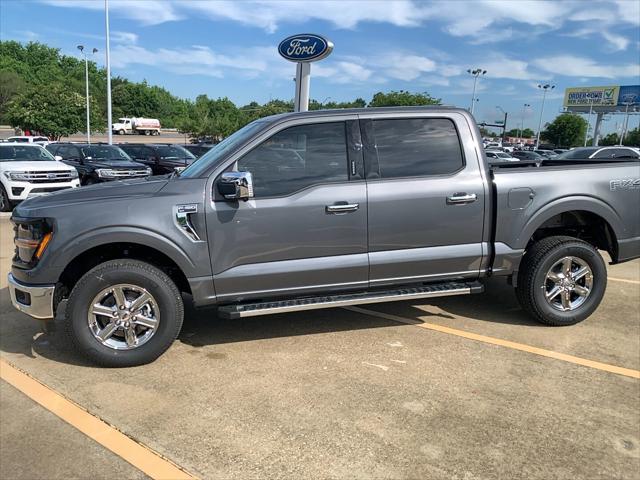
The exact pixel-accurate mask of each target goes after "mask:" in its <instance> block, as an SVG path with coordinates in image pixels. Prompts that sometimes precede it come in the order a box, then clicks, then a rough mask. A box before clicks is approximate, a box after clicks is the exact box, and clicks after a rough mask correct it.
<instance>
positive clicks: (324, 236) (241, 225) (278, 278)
mask: <svg viewBox="0 0 640 480" xmlns="http://www.w3.org/2000/svg"><path fill="white" fill-rule="evenodd" d="M359 137H360V135H359V128H358V122H357V120H355V119H353V120H335V119H334V120H333V121H330V120H328V119H327V120H325V119H323V118H320V119H317V121H315V122H314V123H309V124H303V125H299V124H298V125H295V126H291V127H288V128H287V127H282V129H281V130H279V131H277V132H276V133H274V134H273V135H271V136H270V137H269V138H267V139H266V140H265V141H263V142H262V143H261V144H259V145H258V146H257V147H255V148H254V149H252V150H251V151H250V152H249V153H247V154H245V155H244V156H243V157H241V158H240V159H239V160H238V161H237V162H234V165H231V166H230V167H229V169H235V170H237V171H244V172H250V173H251V174H252V177H253V182H254V198H252V199H250V200H248V201H240V202H229V201H225V200H224V199H221V198H219V197H217V198H216V197H214V201H213V202H212V210H211V211H210V212H208V214H207V230H208V235H209V245H210V255H211V263H212V269H213V272H214V284H215V289H216V295H217V297H218V299H219V300H220V301H242V300H246V299H259V298H273V297H279V296H282V297H284V296H291V295H292V294H299V295H303V294H308V293H311V292H315V291H326V290H328V289H331V290H337V289H345V290H347V289H356V288H364V287H366V286H367V283H368V258H367V201H366V184H365V181H364V178H363V173H362V170H361V165H362V161H361V151H360V143H359ZM214 189H215V182H214Z"/></svg>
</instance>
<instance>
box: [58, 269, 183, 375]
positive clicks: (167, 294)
mask: <svg viewBox="0 0 640 480" xmlns="http://www.w3.org/2000/svg"><path fill="white" fill-rule="evenodd" d="M116 284H129V285H134V286H137V287H140V288H144V289H145V290H146V291H147V292H148V293H149V294H151V295H152V296H153V298H154V299H155V301H156V303H157V305H158V308H159V312H160V321H159V323H158V326H157V330H156V331H155V333H154V334H153V336H151V338H150V339H149V340H148V341H147V342H146V343H144V344H142V345H140V346H138V347H135V348H133V349H131V350H116V349H113V348H110V347H108V346H106V345H104V344H102V343H101V342H100V341H99V340H98V339H97V338H96V337H95V336H94V334H93V332H92V331H91V329H90V327H89V322H88V315H89V306H90V305H89V304H90V303H91V302H92V300H93V299H94V298H95V296H96V295H98V293H99V292H101V291H102V290H104V289H105V288H108V287H109V286H112V285H116ZM183 317H184V306H183V303H182V297H181V295H180V292H179V291H178V289H177V287H176V285H175V284H174V283H173V281H172V280H171V278H169V276H167V274H165V273H164V272H163V271H161V270H159V269H158V268H156V267H154V266H153V265H150V264H148V263H145V262H141V261H138V260H129V259H120V260H110V261H108V262H105V263H102V264H100V265H98V266H96V267H95V268H93V269H91V270H90V271H89V272H87V273H86V274H85V275H84V276H83V277H82V278H81V279H80V280H79V281H78V283H77V284H76V285H75V286H74V287H73V290H72V291H71V295H70V296H69V301H68V303H67V307H66V314H65V320H64V324H65V325H64V326H65V331H66V333H67V335H68V336H69V338H70V339H71V342H72V343H73V344H74V346H75V347H76V348H77V349H78V351H79V352H80V353H82V354H83V355H84V356H85V357H87V358H88V359H89V360H91V362H92V363H95V364H97V365H100V366H103V367H132V366H136V365H144V364H146V363H150V362H153V361H154V360H155V359H157V358H158V357H159V356H160V355H162V354H163V353H164V352H165V351H166V350H167V349H168V348H169V347H170V346H171V344H172V343H173V342H174V340H175V339H176V338H177V337H178V334H179V333H180V329H181V328H182V321H183Z"/></svg>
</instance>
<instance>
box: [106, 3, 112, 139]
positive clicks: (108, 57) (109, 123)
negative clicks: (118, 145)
mask: <svg viewBox="0 0 640 480" xmlns="http://www.w3.org/2000/svg"><path fill="white" fill-rule="evenodd" d="M104 25H105V33H106V37H107V42H106V43H107V51H106V64H107V65H106V66H107V142H108V143H109V145H112V144H113V132H112V131H111V126H112V125H113V121H112V118H111V49H110V48H109V0H104Z"/></svg>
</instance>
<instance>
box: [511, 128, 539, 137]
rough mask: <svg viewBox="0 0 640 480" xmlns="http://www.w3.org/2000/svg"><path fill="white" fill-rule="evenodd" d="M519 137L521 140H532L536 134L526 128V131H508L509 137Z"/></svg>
mask: <svg viewBox="0 0 640 480" xmlns="http://www.w3.org/2000/svg"><path fill="white" fill-rule="evenodd" d="M518 135H520V137H521V138H532V137H533V136H534V135H535V134H534V132H533V130H531V129H530V128H525V129H524V130H520V129H518V128H512V129H511V130H507V133H506V136H507V137H517V136H518Z"/></svg>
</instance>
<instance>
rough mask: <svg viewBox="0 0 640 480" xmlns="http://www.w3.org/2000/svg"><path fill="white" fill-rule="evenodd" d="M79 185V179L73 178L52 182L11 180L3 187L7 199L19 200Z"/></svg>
mask: <svg viewBox="0 0 640 480" xmlns="http://www.w3.org/2000/svg"><path fill="white" fill-rule="evenodd" d="M78 187H80V180H78V179H75V180H71V181H69V182H52V183H31V182H18V181H12V182H11V183H8V184H7V186H6V187H5V190H6V191H7V195H8V196H9V200H11V201H12V202H20V201H22V200H26V199H27V198H32V197H37V196H40V195H45V194H47V193H51V192H57V191H59V190H66V189H69V188H78Z"/></svg>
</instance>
